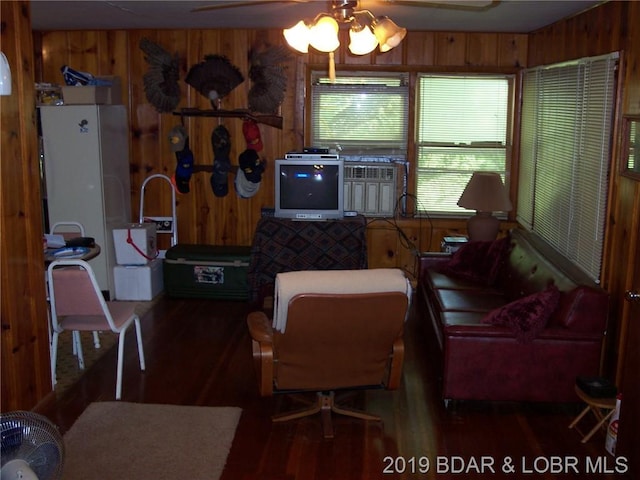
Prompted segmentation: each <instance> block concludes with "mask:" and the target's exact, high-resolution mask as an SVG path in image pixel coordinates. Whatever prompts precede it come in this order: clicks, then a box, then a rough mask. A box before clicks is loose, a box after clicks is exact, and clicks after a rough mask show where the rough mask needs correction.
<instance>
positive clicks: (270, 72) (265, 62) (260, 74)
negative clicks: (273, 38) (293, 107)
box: [249, 46, 291, 114]
mask: <svg viewBox="0 0 640 480" xmlns="http://www.w3.org/2000/svg"><path fill="white" fill-rule="evenodd" d="M290 58H291V57H290V54H289V51H288V50H287V49H286V48H285V47H284V46H277V47H266V48H254V49H253V50H251V52H249V64H250V66H249V78H250V79H251V82H252V85H251V89H250V90H249V109H250V110H251V111H253V112H260V113H266V114H275V113H278V109H279V108H280V105H282V102H283V101H284V94H285V91H286V89H287V75H286V71H285V70H286V68H285V67H284V66H282V65H281V63H283V62H286V61H288V60H289V59H290Z"/></svg>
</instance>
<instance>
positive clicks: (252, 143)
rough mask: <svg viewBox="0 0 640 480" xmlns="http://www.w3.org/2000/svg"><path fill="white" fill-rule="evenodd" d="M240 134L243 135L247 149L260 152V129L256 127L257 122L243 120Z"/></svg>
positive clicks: (261, 146)
mask: <svg viewBox="0 0 640 480" xmlns="http://www.w3.org/2000/svg"><path fill="white" fill-rule="evenodd" d="M242 134H243V135H244V139H245V140H246V141H247V148H252V149H253V150H255V151H256V152H260V151H261V150H262V148H263V145H262V138H261V136H260V127H258V123H257V122H255V121H253V120H251V119H248V118H247V119H245V120H244V121H243V122H242Z"/></svg>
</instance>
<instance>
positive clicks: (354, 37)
mask: <svg viewBox="0 0 640 480" xmlns="http://www.w3.org/2000/svg"><path fill="white" fill-rule="evenodd" d="M349 39H350V40H351V41H350V43H349V51H350V52H351V53H353V54H354V55H366V54H367V53H371V52H373V51H374V50H375V48H376V47H377V46H378V39H377V38H376V36H375V35H374V34H373V32H372V31H371V29H370V28H369V27H367V26H364V27H363V26H361V25H360V24H354V25H353V26H352V27H351V28H350V29H349Z"/></svg>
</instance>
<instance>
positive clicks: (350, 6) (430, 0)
mask: <svg viewBox="0 0 640 480" xmlns="http://www.w3.org/2000/svg"><path fill="white" fill-rule="evenodd" d="M314 1H315V2H317V0H244V1H235V2H231V1H229V2H225V1H219V2H217V3H212V4H211V5H204V6H202V7H197V8H194V9H193V10H192V11H193V12H203V11H208V10H221V9H225V8H240V7H252V6H257V5H268V4H274V3H310V2H314ZM329 3H330V4H331V8H332V9H333V10H334V11H335V10H340V9H346V10H354V9H359V8H361V7H362V8H364V6H363V5H360V4H361V3H365V4H366V6H369V5H370V4H376V3H379V4H387V5H402V6H408V7H430V8H450V9H462V10H486V9H489V8H492V7H494V6H496V5H497V4H498V3H500V1H499V0H365V1H364V2H361V1H360V0H330V2H329Z"/></svg>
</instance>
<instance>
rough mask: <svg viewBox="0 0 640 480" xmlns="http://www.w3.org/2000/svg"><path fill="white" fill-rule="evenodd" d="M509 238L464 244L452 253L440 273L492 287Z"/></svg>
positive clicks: (507, 246) (506, 249)
mask: <svg viewBox="0 0 640 480" xmlns="http://www.w3.org/2000/svg"><path fill="white" fill-rule="evenodd" d="M509 243H510V237H508V236H507V237H503V238H500V239H498V240H494V241H489V242H484V241H475V242H469V243H466V244H464V245H463V246H462V247H460V248H459V249H458V250H457V251H456V252H454V253H453V255H452V256H451V259H450V260H449V261H448V262H447V264H446V265H444V266H443V267H442V268H441V270H440V271H441V272H442V273H444V274H446V275H449V276H451V277H456V278H461V279H463V280H470V281H472V282H477V283H482V284H484V285H493V284H494V283H495V281H496V277H497V276H498V272H499V271H500V266H501V265H502V262H503V260H504V258H505V254H506V253H507V251H508V249H509Z"/></svg>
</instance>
